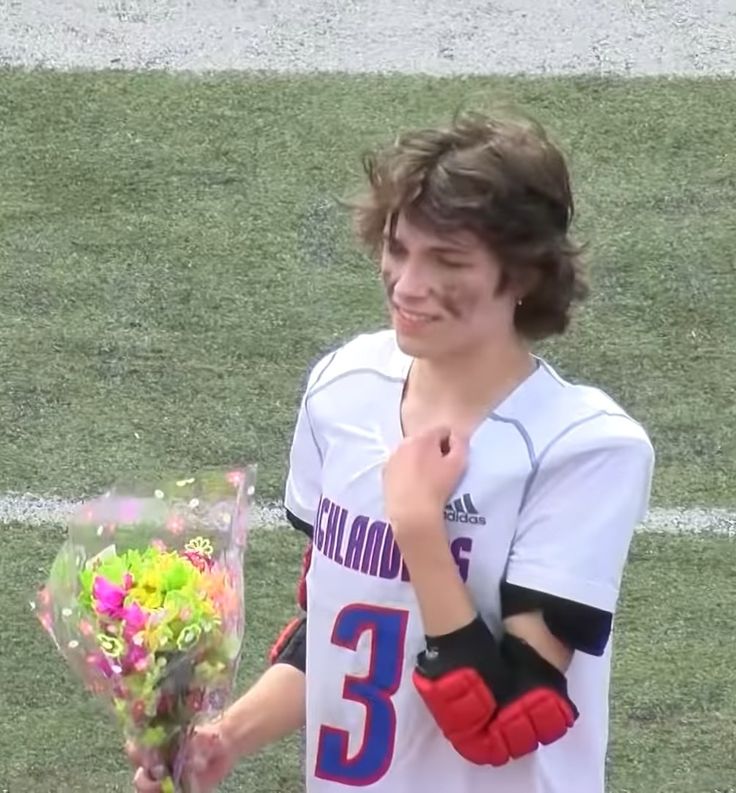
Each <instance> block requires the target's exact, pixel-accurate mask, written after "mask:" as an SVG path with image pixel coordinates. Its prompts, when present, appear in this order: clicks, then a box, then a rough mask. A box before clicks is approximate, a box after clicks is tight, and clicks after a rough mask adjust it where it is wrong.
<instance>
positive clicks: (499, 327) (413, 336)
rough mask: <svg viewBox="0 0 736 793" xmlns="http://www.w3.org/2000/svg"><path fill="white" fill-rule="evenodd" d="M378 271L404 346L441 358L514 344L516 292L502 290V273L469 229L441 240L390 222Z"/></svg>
mask: <svg viewBox="0 0 736 793" xmlns="http://www.w3.org/2000/svg"><path fill="white" fill-rule="evenodd" d="M381 274H382V277H383V282H384V286H385V288H386V295H387V298H388V305H389V310H390V313H391V320H392V323H393V326H394V329H395V330H396V335H397V340H398V343H399V346H400V347H401V349H402V350H403V351H404V352H405V353H407V354H408V355H411V356H413V357H416V358H433V359H441V358H445V357H448V356H453V355H458V354H462V353H466V352H469V351H471V350H473V349H481V348H484V347H488V346H489V345H497V344H503V343H505V342H506V341H508V342H511V341H512V340H514V339H515V330H514V312H515V309H516V303H517V300H518V295H517V294H516V293H514V291H513V290H512V289H506V290H499V289H498V286H499V281H500V277H501V268H500V265H499V262H498V260H497V259H496V258H495V257H494V256H493V255H492V253H491V252H490V251H489V250H488V249H487V247H486V246H485V245H483V243H482V242H481V240H480V239H479V238H478V237H477V236H476V235H475V234H473V233H471V232H459V233H454V234H452V235H442V236H441V237H440V236H437V235H435V234H433V233H432V232H431V231H428V230H426V229H423V228H420V227H418V226H416V225H412V224H411V223H409V222H408V221H407V220H406V218H405V217H404V215H403V214H401V215H399V218H398V221H397V223H396V227H395V231H394V234H393V236H391V235H390V228H389V226H388V224H387V226H386V229H385V234H384V242H383V252H382V256H381Z"/></svg>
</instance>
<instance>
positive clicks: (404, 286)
mask: <svg viewBox="0 0 736 793" xmlns="http://www.w3.org/2000/svg"><path fill="white" fill-rule="evenodd" d="M430 292H431V283H430V279H429V277H428V273H427V268H426V267H425V266H424V264H423V263H422V262H421V261H420V260H418V259H416V258H413V257H407V258H406V260H405V261H404V262H403V263H402V265H401V268H400V270H399V277H398V278H397V280H396V283H395V287H394V294H395V295H396V297H397V298H399V299H400V300H405V301H417V300H423V299H424V298H426V297H427V296H428V295H429V294H430Z"/></svg>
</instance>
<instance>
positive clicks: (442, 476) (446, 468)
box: [383, 427, 468, 545]
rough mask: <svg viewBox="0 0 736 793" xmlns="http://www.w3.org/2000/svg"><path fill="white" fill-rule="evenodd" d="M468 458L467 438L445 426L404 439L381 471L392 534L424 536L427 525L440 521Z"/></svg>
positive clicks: (404, 537) (406, 537) (397, 536)
mask: <svg viewBox="0 0 736 793" xmlns="http://www.w3.org/2000/svg"><path fill="white" fill-rule="evenodd" d="M467 460H468V442H467V440H466V439H465V438H463V437H461V436H460V435H458V434H457V433H454V432H452V431H451V430H450V429H448V428H447V427H437V428H436V429H432V430H429V431H426V432H423V433H421V434H419V435H416V436H413V437H410V438H406V439H405V440H403V441H402V442H401V443H400V444H399V446H398V447H397V449H396V450H395V451H394V452H393V454H392V455H391V456H390V457H389V459H388V462H387V463H386V466H385V467H384V471H383V495H384V503H385V509H386V516H387V517H388V519H389V521H390V522H391V527H392V528H393V532H394V538H395V539H396V542H397V543H399V545H401V542H402V541H406V540H410V539H411V538H412V537H414V536H421V535H424V536H426V531H427V525H428V524H434V525H437V524H438V523H439V524H440V525H442V521H443V513H444V508H445V505H446V504H447V501H448V499H449V498H450V496H451V495H452V493H453V491H454V490H455V487H456V486H457V483H458V482H459V481H460V477H461V476H462V474H463V473H464V471H465V467H466V465H467Z"/></svg>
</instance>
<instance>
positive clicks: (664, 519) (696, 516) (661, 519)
mask: <svg viewBox="0 0 736 793" xmlns="http://www.w3.org/2000/svg"><path fill="white" fill-rule="evenodd" d="M79 503H80V501H79V500H67V499H61V498H52V497H46V496H35V495H32V494H30V493H25V494H20V493H17V494H13V493H11V494H8V495H5V496H1V497H0V525H3V524H5V525H8V524H10V523H19V524H22V525H25V526H32V527H40V528H43V527H47V526H49V525H52V524H59V523H62V522H63V521H64V520H65V518H66V516H67V515H69V513H70V512H71V511H72V510H73V509H74V508H75V507H76V506H78V504H79ZM285 522H286V521H285V517H284V507H283V505H282V504H279V503H273V504H258V505H256V506H255V508H254V511H253V521H252V526H253V528H254V529H257V530H264V529H278V528H280V527H283V526H284V525H285ZM638 531H639V532H650V533H660V534H699V535H710V536H726V537H732V538H736V510H732V509H722V508H708V507H694V508H693V507H690V508H679V507H667V508H664V507H654V508H652V509H651V510H650V512H649V515H648V517H647V519H646V520H645V521H644V522H643V523H642V524H641V525H640V526H639V527H638Z"/></svg>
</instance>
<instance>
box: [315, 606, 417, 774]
mask: <svg viewBox="0 0 736 793" xmlns="http://www.w3.org/2000/svg"><path fill="white" fill-rule="evenodd" d="M408 620H409V613H408V612H407V611H404V610H402V609H393V608H384V607H381V606H375V605H370V604H365V603H354V604H351V605H349V606H345V607H344V608H343V609H342V610H341V611H340V613H339V614H338V615H337V618H336V619H335V624H334V626H333V629H332V643H333V644H335V645H337V646H338V647H344V648H346V649H348V650H355V649H356V648H357V646H358V642H359V641H360V639H361V637H362V636H363V635H364V634H365V633H366V632H370V633H371V655H370V666H369V668H368V673H367V674H366V675H365V676H363V677H357V676H354V675H347V676H346V677H345V680H344V682H343V692H342V695H343V698H344V699H348V700H350V701H351V702H358V703H360V704H361V705H363V706H364V707H365V726H364V729H363V739H362V741H361V744H360V748H359V749H358V751H357V752H356V753H355V754H354V755H353V756H352V757H350V756H349V755H348V747H349V738H350V734H349V733H348V732H347V731H346V730H342V729H339V728H337V727H330V726H327V725H326V724H323V725H322V726H321V727H320V731H319V739H318V743H317V762H316V767H315V775H316V776H317V777H319V778H320V779H328V780H330V781H333V782H340V783H341V784H343V785H349V786H351V787H363V786H365V785H371V784H373V783H374V782H377V781H378V780H379V779H381V777H383V776H384V774H385V773H386V772H387V771H388V769H389V767H390V765H391V761H392V760H393V755H394V746H395V742H396V710H395V708H394V705H393V701H392V697H393V695H394V694H395V693H396V691H397V690H398V688H399V685H400V683H401V672H402V669H403V666H404V643H405V640H406V626H407V623H408ZM324 671H325V672H326V673H327V674H329V670H324Z"/></svg>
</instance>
